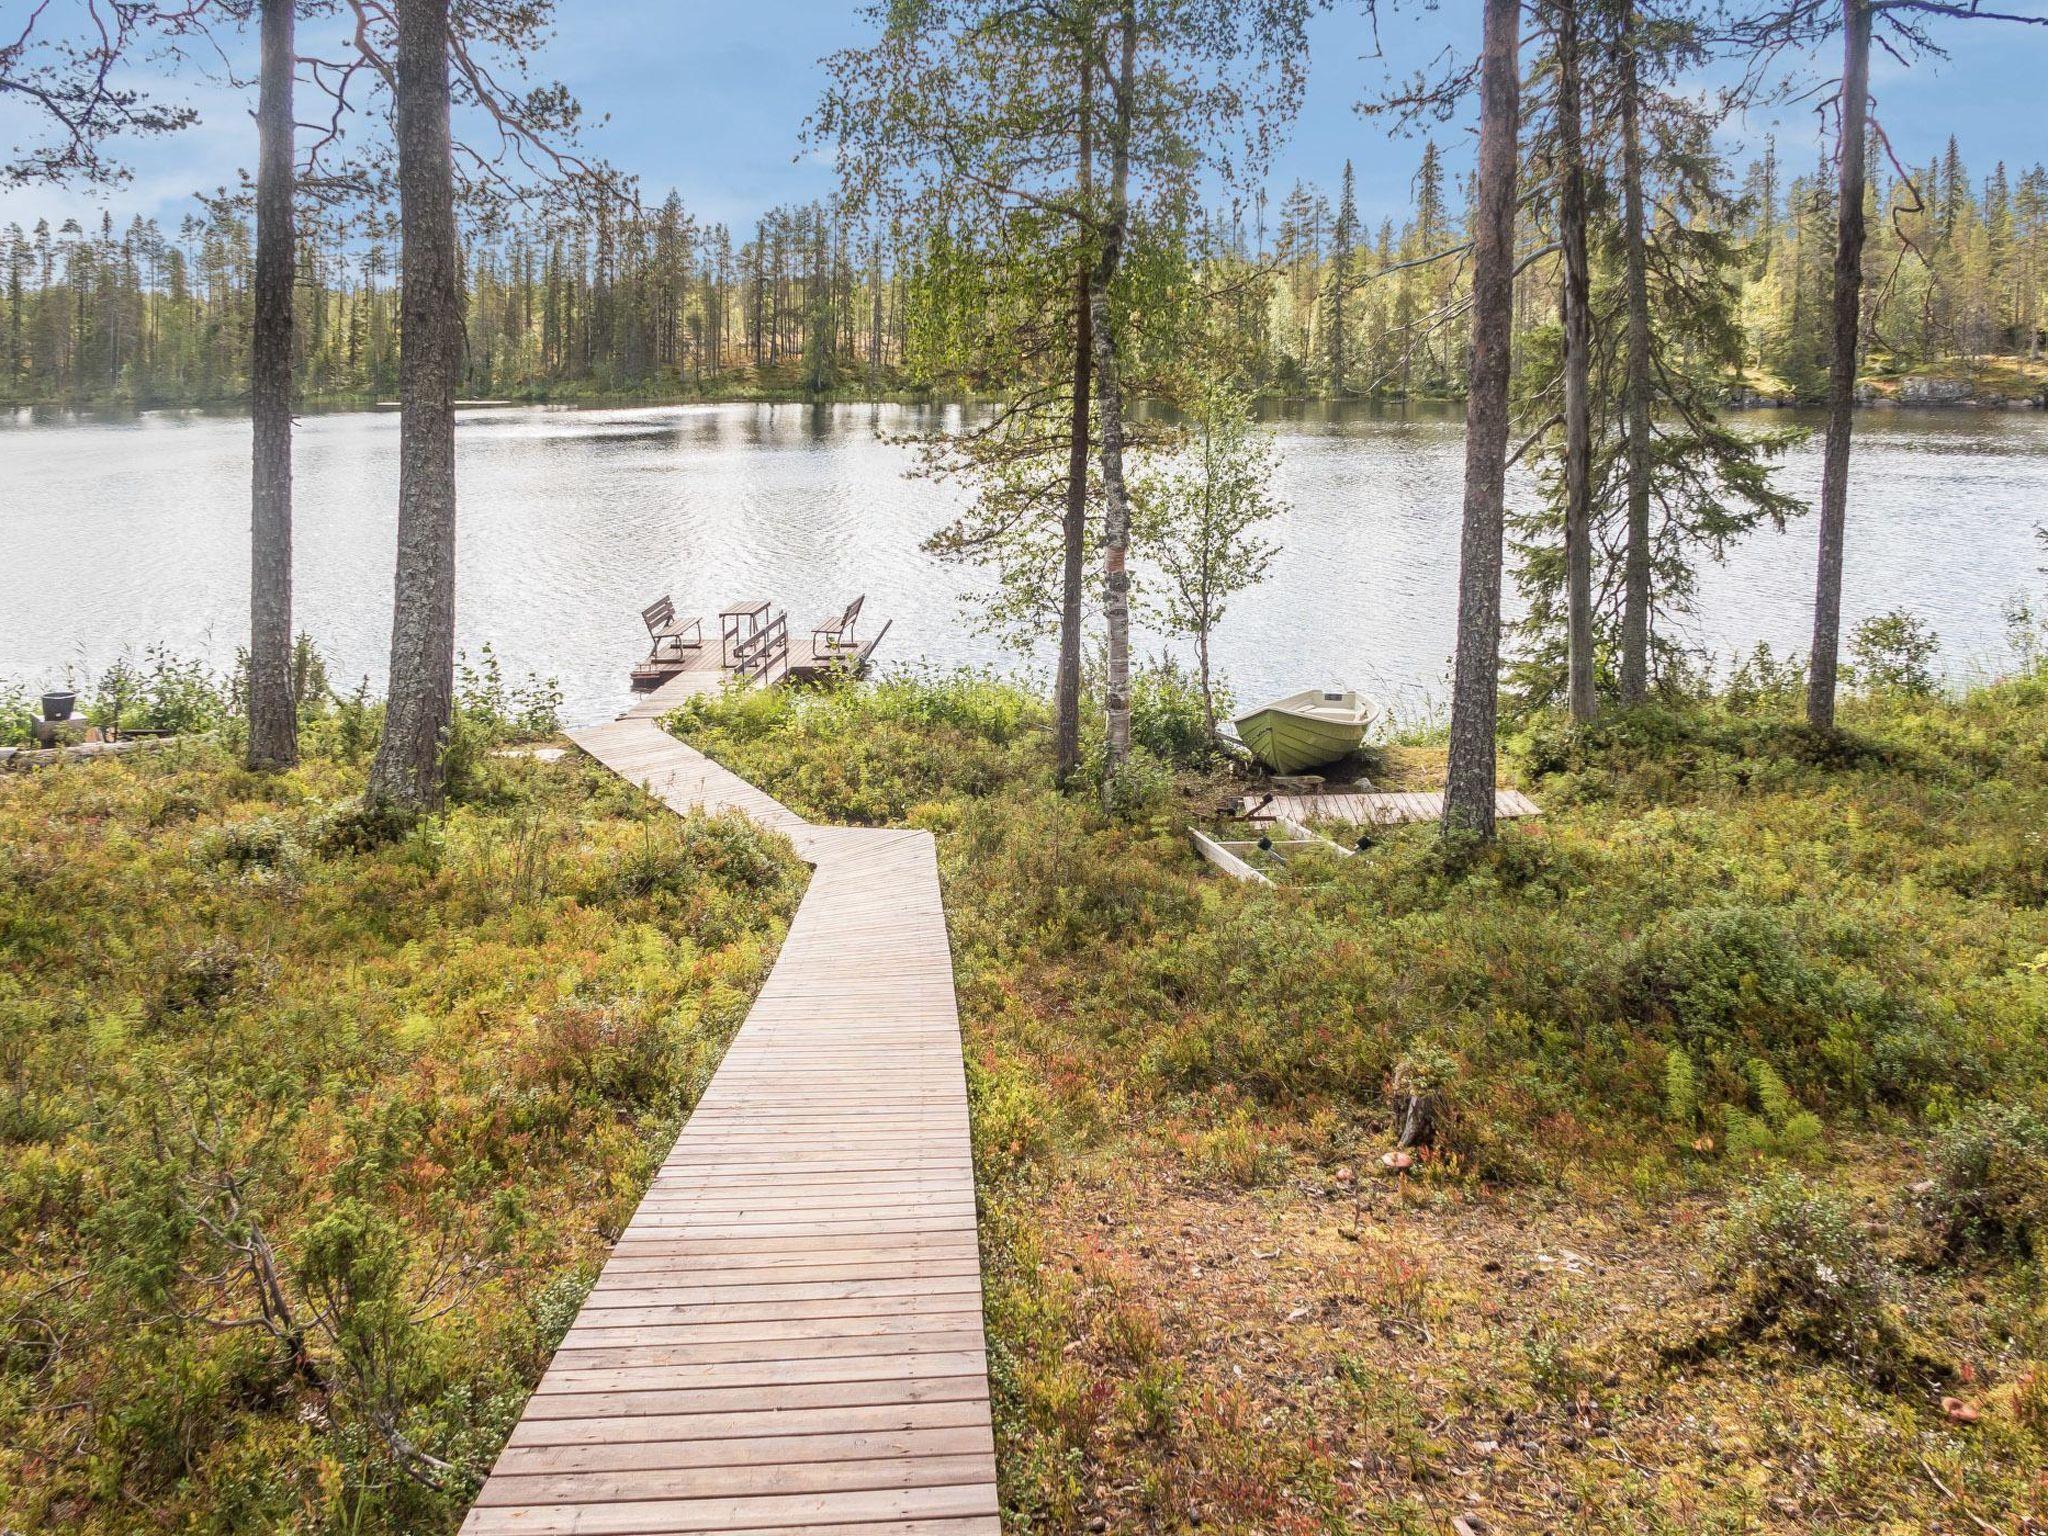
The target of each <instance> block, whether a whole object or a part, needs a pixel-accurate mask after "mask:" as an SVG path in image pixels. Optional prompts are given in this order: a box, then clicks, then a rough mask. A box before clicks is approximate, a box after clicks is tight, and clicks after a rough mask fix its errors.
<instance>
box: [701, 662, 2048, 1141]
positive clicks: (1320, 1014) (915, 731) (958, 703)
mask: <svg viewBox="0 0 2048 1536" xmlns="http://www.w3.org/2000/svg"><path fill="white" fill-rule="evenodd" d="M1181 698H1182V701H1183V702H1182V703H1181V705H1180V706H1179V709H1178V711H1177V713H1176V715H1175V718H1177V719H1179V720H1180V721H1181V722H1182V730H1181V733H1180V735H1179V737H1178V739H1179V740H1181V741H1182V742H1185V743H1188V744H1189V745H1192V744H1193V742H1194V740H1195V739H1196V731H1195V714H1194V710H1193V708H1192V706H1191V703H1190V702H1188V701H1187V697H1186V694H1185V693H1184V692H1183V694H1182V695H1181ZM1044 718H1045V716H1044V713H1043V710H1042V706H1039V705H1037V704H1035V703H1034V702H1033V701H1032V700H1031V699H1030V697H1029V696H1028V695H1027V694H1024V693H1022V692H1021V691H1020V690H1018V689H1016V688H1015V687H1013V686H1011V685H1007V684H996V683H992V682H990V681H989V680H987V679H985V678H977V677H974V676H972V675H968V676H965V677H957V676H956V677H941V678H927V679H923V680H916V679H896V680H892V681H889V682H885V683H882V684H878V685H872V686H865V687H853V688H846V689H836V690H831V691H827V692H821V693H815V694H784V695H763V694H734V695H731V696H728V697H725V698H719V699H710V700H704V701H700V702H698V703H696V704H693V705H692V706H691V707H690V708H689V709H688V710H687V711H686V712H685V713H684V714H683V715H682V716H680V717H679V718H678V720H677V721H676V728H677V729H678V730H679V731H681V732H682V733H683V734H684V735H686V736H687V737H688V738H689V739H690V740H691V741H692V742H693V743H695V744H696V745H698V746H699V747H701V748H703V749H704V750H706V751H708V752H710V753H711V754H712V755H713V756H715V757H717V758H719V759H720V760H721V761H724V762H726V763H728V764H729V765H731V766H733V767H734V768H735V769H736V770H738V771H740V772H741V773H743V774H745V775H746V776H747V777H748V778H749V779H750V780H752V781H753V782H755V783H758V784H760V785H762V786H763V787H764V788H767V789H769V790H770V791H771V792H772V793H774V794H776V795H777V796H778V797H779V798H781V799H782V800H783V801H784V803H785V804H788V805H790V806H791V807H792V808H793V809H796V810H798V811H799V812H801V813H803V814H806V815H813V816H817V817H820V818H826V819H854V820H871V821H904V822H911V823H915V824H919V825H924V826H928V827H931V828H933V829H934V830H935V831H937V832H938V833H939V834H940V856H941V860H942V866H943V872H944V877H945V885H946V894H947V910H948V916H949V920H950V922H951V925H952V930H953V936H954V942H955V951H956V960H957V963H958V966H959V968H960V974H961V977H962V987H963V997H964V998H965V999H966V1005H967V1008H968V1012H969V1014H970V1017H972V1016H973V1015H975V1014H976V1012H977V1011H978V1010H979V1011H982V1012H983V1016H984V1018H985V1019H987V1020H989V1021H990V1022H988V1023H987V1024H986V1025H985V1027H987V1028H989V1029H998V1027H999V1033H1000V1035H1001V1037H1002V1038H1004V1039H1006V1040H1014V1039H1024V1040H1028V1041H1030V1042H1031V1048H1030V1050H1029V1051H1027V1052H1025V1053H1023V1054H1022V1055H1020V1056H1019V1057H1018V1058H1017V1059H1016V1061H1015V1062H1014V1064H1011V1065H1008V1066H1006V1067H1005V1069H1004V1070H1003V1071H1002V1072H1000V1073H997V1074H995V1075H994V1076H987V1077H984V1078H982V1079H979V1080H978V1081H979V1082H980V1083H981V1085H982V1086H980V1087H978V1088H977V1093H994V1092H996V1091H997V1088H996V1086H995V1085H996V1083H997V1081H998V1079H1000V1080H1001V1081H1002V1082H1004V1083H1007V1082H1009V1081H1010V1080H1011V1079H1012V1078H1014V1077H1015V1076H1017V1075H1019V1074H1025V1075H1029V1076H1030V1077H1031V1078H1032V1080H1033V1083H1034V1088H1033V1092H1032V1094H1031V1096H1030V1104H1031V1106H1032V1107H1031V1112H1030V1118H1031V1121H1032V1125H1033V1127H1034V1129H1033V1130H1032V1131H1031V1133H1030V1134H1029V1135H1027V1136H1025V1137H1023V1138H1022V1140H1023V1141H1024V1142H1026V1143H1027V1144H1031V1145H1038V1144H1039V1143H1040V1142H1041V1141H1042V1139H1043V1137H1045V1136H1047V1135H1054V1136H1060V1135H1077V1136H1082V1137H1084V1138H1085V1137H1092V1136H1095V1135H1100V1134H1107V1132H1106V1131H1105V1130H1104V1129H1103V1127H1104V1126H1105V1123H1106V1122H1114V1120H1115V1119H1116V1118H1117V1116H1118V1115H1120V1114H1131V1113H1143V1114H1150V1115H1157V1116H1161V1117H1165V1118H1166V1119H1168V1120H1171V1119H1172V1118H1173V1117H1175V1116H1176V1115H1178V1114H1179V1113H1180V1109H1179V1108H1178V1107H1177V1106H1181V1105H1190V1104H1198V1103H1204V1102H1209V1101H1213V1100H1215V1099H1216V1098H1217V1097H1218V1096H1228V1097H1230V1098H1232V1099H1233V1100H1235V1101H1237V1102H1241V1103H1243V1104H1245V1105H1247V1106H1251V1107H1252V1112H1253V1114H1254V1115H1255V1117H1259V1118H1261V1119H1262V1123H1265V1124H1269V1125H1273V1126H1274V1127H1275V1128H1276V1129H1277V1126H1278V1125H1279V1124H1280V1123H1282V1122H1293V1123H1296V1124H1299V1123H1301V1122H1304V1121H1316V1120H1317V1119H1318V1117H1319V1116H1323V1115H1331V1116H1336V1117H1340V1118H1342V1117H1359V1118H1363V1119H1364V1120H1365V1121H1366V1122H1367V1123H1369V1124H1372V1125H1374V1126H1375V1127H1377V1128H1378V1131H1376V1134H1378V1133H1384V1134H1386V1135H1388V1136H1389V1137H1390V1138H1391V1137H1393V1136H1396V1135H1398V1134H1399V1128H1400V1121H1401V1118H1402V1116H1403V1115H1404V1113H1405V1108H1406V1106H1405V1104H1404V1103H1402V1102H1400V1101H1398V1100H1397V1101H1396V1102H1394V1103H1393V1104H1391V1105H1390V1102H1389V1088H1390V1085H1391V1083H1392V1082H1393V1080H1394V1078H1395V1076H1396V1071H1397V1067H1398V1066H1399V1065H1400V1063H1402V1061H1403V1060H1404V1058H1406V1059H1407V1060H1408V1061H1409V1063H1410V1066H1411V1067H1412V1066H1413V1065H1414V1063H1415V1062H1417V1061H1419V1060H1421V1056H1422V1052H1423V1051H1424V1049H1425V1048H1427V1050H1428V1051H1430V1052H1435V1053H1438V1054H1439V1055H1440V1057H1441V1058H1442V1060H1444V1061H1446V1062H1452V1063H1455V1069H1454V1070H1452V1069H1449V1068H1446V1069H1445V1070H1444V1071H1443V1072H1441V1073H1439V1074H1437V1080H1440V1081H1442V1082H1444V1083H1447V1084H1449V1085H1450V1086H1449V1087H1448V1088H1447V1089H1443V1090H1438V1091H1436V1092H1435V1095H1434V1097H1435V1100H1436V1103H1435V1104H1434V1105H1433V1106H1432V1109H1433V1111H1440V1113H1441V1118H1442V1119H1443V1121H1444V1126H1443V1127H1442V1131H1441V1134H1440V1135H1439V1136H1438V1138H1437V1139H1438V1140H1440V1141H1442V1142H1443V1143H1445V1145H1446V1147H1447V1150H1448V1152H1449V1153H1450V1154H1451V1155H1454V1156H1455V1157H1456V1158H1457V1159H1458V1161H1459V1164H1460V1166H1461V1167H1462V1168H1464V1169H1466V1170H1468V1171H1470V1172H1474V1173H1478V1174H1481V1175H1487V1176H1494V1177H1504V1178H1511V1179H1537V1180H1546V1179H1551V1178H1558V1177H1565V1176H1567V1175H1568V1171H1571V1170H1578V1169H1582V1168H1583V1167H1584V1166H1585V1165H1586V1164H1587V1163H1588V1162H1592V1163H1595V1164H1600V1163H1605V1162H1608V1161H1617V1162H1621V1163H1625V1164H1630V1165H1632V1164H1633V1163H1634V1162H1635V1161H1636V1160H1637V1159H1638V1158H1639V1157H1640V1156H1641V1153H1642V1148H1643V1147H1644V1146H1645V1145H1646V1144H1664V1143H1667V1142H1668V1140H1669V1139H1670V1138H1671V1137H1672V1136H1673V1135H1674V1133H1679V1134H1680V1139H1682V1140H1683V1141H1684V1142H1686V1143H1691V1142H1692V1141H1694V1140H1695V1139H1696V1138H1700V1137H1701V1136H1702V1134H1703V1133H1704V1134H1705V1135H1706V1136H1709V1137H1711V1141H1710V1143H1709V1147H1710V1150H1709V1151H1708V1154H1707V1158H1706V1164H1708V1165H1710V1164H1711V1163H1712V1162H1713V1160H1714V1158H1715V1156H1716V1155H1717V1154H1718V1153H1719V1152H1720V1151H1721V1150H1722V1149H1723V1147H1724V1146H1725V1143H1726V1141H1727V1130H1728V1127H1729V1125H1730V1121H1731V1113H1732V1114H1733V1115H1735V1116H1739V1117H1740V1121H1739V1124H1740V1129H1739V1130H1738V1131H1737V1133H1736V1136H1735V1143H1736V1146H1735V1150H1736V1151H1737V1152H1738V1153H1740V1154H1745V1155H1751V1156H1763V1157H1770V1158H1779V1157H1797V1158H1801V1159H1804V1160H1810V1161H1814V1162H1818V1161H1820V1160H1822V1159H1824V1158H1826V1157H1827V1156H1829V1155H1830V1152H1831V1149H1832V1147H1833V1145H1834V1144H1835V1142H1836V1141H1837V1139H1838V1138H1839V1137H1841V1136H1843V1135H1846V1134H1850V1133H1853V1132H1855V1131H1857V1130H1860V1129H1861V1128H1864V1127H1867V1126H1871V1125H1884V1124H1888V1123H1891V1122H1892V1121H1893V1120H1894V1118H1896V1117H1911V1116H1915V1115H1918V1114H1921V1113H1923V1112H1928V1111H1932V1110H1941V1109H1942V1107H1943V1106H1945V1105H1953V1104H1955V1103H1958V1102H1967V1101H1968V1100H1969V1099H1970V1098H1971V1097H1973V1096H1975V1095H1979V1094H1982V1093H1984V1092H1986V1091H1987V1090H1993V1089H1996V1088H1998V1087H1999V1086H2000V1085H2007V1086H2010V1087H2014V1088H2017V1087H2018V1086H2019V1085H2023V1084H2027V1083H2030V1082H2033V1081H2036V1080H2037V1079H2039V1078H2040V1077H2042V1076H2044V1075H2048V1037H2044V1034H2043V1031H2042V1029H2041V1027H2040V1018H2041V1017H2042V1010H2043V1008H2044V1007H2048V990H2044V989H2048V976H2043V975H2042V974H2040V973H2038V972H2037V971H2035V970H2033V969H2030V968H2029V965H2030V962H2031V961H2032V960H2033V957H2034V956H2036V955H2037V954H2039V953H2041V952H2042V951H2043V950H2044V949H2048V918H2044V917H2043V916H2042V912H2043V906H2042V904H2041V898H2040V897H2038V896H2035V895H2034V894H2033V893H2034V891H2035V890H2036V884H2035V883H2034V881H2035V873H2036V872H2037V871H2038V869H2039V867H2040V861H2039V857H2038V839H2037V838H2036V837H2035V834H2034V830H2033V829H2034V828H2035V826H2036V825H2038V824H2040V823H2041V822H2042V821H2043V820H2044V819H2048V770H2044V767H2043V764H2042V762H2041V759H2040V756H2039V750H2038V742H2039V739H2040V734H2041V732H2042V730H2043V729H2044V728H2048V685H2044V684H2040V683H2034V682H2026V683H2014V684H2008V685H2004V686H2003V687H2001V688H1999V689H1996V690H1990V691H1986V692H1983V693H1980V694H1977V695H1973V696H1972V697H1971V698H1969V699H1966V700H1964V701H1961V702H1960V703H1957V704H1953V705H1948V704H1936V705H1932V706H1922V705H1917V704H1916V705H1912V706H1910V707H1909V706H1908V705H1906V704H1905V703H1904V702H1903V701H1902V702H1899V703H1896V704H1894V703H1891V702H1888V701H1887V700H1884V699H1869V700H1859V701H1855V702H1854V703H1852V705H1851V706H1850V707H1849V709H1848V710H1847V712H1846V713H1845V724H1846V725H1847V726H1848V728H1849V730H1850V733H1851V734H1850V735H1849V736H1847V737H1846V738H1842V739H1839V740H1834V741H1831V742H1829V743H1825V744H1824V743H1821V742H1819V741H1816V740H1811V739H1809V738H1808V737H1807V736H1806V735H1805V734H1803V733H1801V732H1799V731H1797V730H1796V729H1795V728H1793V727H1789V726H1783V725H1780V724H1779V723H1777V722H1774V721H1772V720H1771V719H1769V718H1768V717H1763V718H1758V717H1756V716H1755V715H1753V714H1752V713H1750V712H1748V711H1735V710H1733V709H1731V708H1729V707H1727V706H1724V705H1722V704H1720V703H1718V702H1708V703H1702V704H1699V705H1683V706H1682V705H1679V704H1675V703H1673V704H1666V705H1662V706H1659V707H1656V708H1652V709H1645V710H1638V711H1625V712H1623V711H1617V712H1614V713H1613V714H1612V715H1611V716H1610V717H1604V718H1603V719H1602V720H1601V721H1600V722H1599V723H1598V724H1597V725H1596V726H1595V727H1594V728H1593V729H1592V730H1591V731H1586V732H1575V733H1560V734H1558V735H1555V736H1550V735H1547V734H1544V733H1540V732H1532V733H1531V734H1530V735H1528V736H1525V737H1524V738H1523V739H1522V740H1521V741H1520V742H1519V743H1518V747H1517V750H1518V753H1519V754H1520V757H1521V760H1522V761H1523V762H1524V763H1526V764H1531V765H1534V766H1536V767H1538V768H1540V769H1541V770H1542V771H1543V773H1544V774H1545V775H1546V776H1545V777H1544V778H1543V779H1542V781H1541V782H1540V783H1539V784H1538V785H1537V793H1538V797H1539V799H1541V800H1542V801H1543V803H1544V804H1545V806H1546V811H1547V814H1546V815H1545V816H1544V817H1543V819H1542V820H1541V821H1539V822H1536V823H1531V824H1527V825H1514V826H1510V827H1508V828H1506V829H1505V830H1504V834H1503V837H1502V839H1501V841H1500V843H1499V845H1498V846H1497V847H1494V848H1491V849H1482V850H1477V851H1475V852H1473V853H1472V854H1471V855H1470V856H1469V857H1467V858H1465V859H1463V860H1458V861H1450V860H1446V859H1445V857H1444V855H1443V851H1442V845H1441V842H1440V839H1438V838H1437V837H1436V835H1435V833H1434V829H1432V828H1427V827H1418V828H1413V829H1409V830H1406V831H1399V832H1395V833H1393V834H1391V835H1389V834H1381V835H1379V836H1378V837H1376V839H1375V843H1374V847H1373V848H1372V850H1371V851H1370V852H1369V853H1367V854H1365V855H1363V856H1361V857H1358V858H1353V859H1347V860H1331V861H1329V865H1328V867H1327V868H1323V869H1318V870H1317V871H1316V872H1315V873H1314V875H1313V876H1312V877H1311V876H1310V875H1309V874H1307V873H1304V874H1303V875H1302V876H1301V877H1300V878H1298V879H1295V880H1291V881H1289V882H1288V883H1287V884H1286V885H1285V886H1284V887H1283V888H1281V889H1279V890H1275V891H1265V890H1260V889H1253V888H1248V887H1238V886H1235V885H1230V884H1226V883H1224V882H1221V881H1219V880H1218V879H1216V878H1215V877H1213V876H1212V875H1210V874H1209V873H1207V866H1206V865H1204V864H1202V863H1201V862H1200V861H1199V860H1198V859H1196V858H1195V857H1194V855H1193V854H1192V853H1191V851H1190V850H1189V848H1188V845H1187V842H1186V837H1185V827H1186V826H1187V825H1188V824H1189V823H1191V822H1197V821H1204V820H1206V819H1208V816H1209V814H1210V807H1212V806H1213V804H1214V800H1215V798H1216V796H1217V793H1218V787H1217V786H1216V785H1214V784H1212V783H1207V782H1204V781H1203V780H1201V779H1200V778H1197V777H1193V776H1191V774H1192V772H1193V771H1198V769H1199V759H1184V761H1189V762H1190V763H1191V768H1190V769H1184V770H1182V773H1181V776H1180V778H1179V781H1178V782H1176V781H1175V779H1174V777H1173V776H1172V775H1171V774H1170V773H1169V772H1168V771H1167V766H1166V763H1165V761H1164V759H1162V758H1160V757H1158V756H1155V752H1156V750H1157V749H1158V748H1159V747H1160V746H1163V745H1165V744H1166V743H1165V742H1163V741H1160V740H1156V739H1154V740H1151V741H1150V743H1149V748H1150V749H1148V750H1147V751H1146V752H1144V753H1143V754H1142V755H1141V756H1140V757H1139V758H1138V759H1137V767H1136V768H1135V769H1134V770H1133V771H1134V772H1136V773H1141V774H1142V775H1143V783H1142V784H1141V785H1140V786H1139V788H1140V790H1141V791H1142V792H1140V793H1136V794H1133V795H1131V796H1129V797H1128V798H1127V800H1126V801H1125V802H1124V803H1123V804H1122V805H1120V807H1119V811H1120V814H1118V815H1116V816H1110V815H1107V814H1105V813H1104V812H1103V811H1102V809H1101V808H1100V807H1099V805H1097V804H1095V803H1092V801H1093V797H1082V796H1077V797H1075V798H1074V799H1072V800H1069V799H1064V798H1062V797H1060V796H1058V795H1057V794H1055V793H1053V792H1052V791H1051V789H1050V787H1049V785H1050V777H1051V776H1050V767H1049V762H1048V760H1047V759H1048V749H1047V743H1046V740H1045V737H1044V736H1043V735H1042V734H1041V731H1042V722H1043V720H1044ZM911 719H914V720H916V721H917V722H918V723H917V725H916V727H915V728H906V727H905V725H904V724H903V722H904V721H906V720H911ZM1407 755H1408V754H1406V753H1404V754H1403V757H1404V758H1405V757H1406V756H1407ZM1987 783H1995V784H1996V785H1997V788H1996V790H1995V791H1993V790H1988V789H1986V788H1984V786H1985V785H1986V784H1987ZM977 999H979V1000H980V1001H977ZM998 999H1000V1002H998V1001H996V1000H998ZM990 1010H992V1012H991V1011H990ZM994 1021H1000V1024H999V1026H998V1024H997V1023H996V1022H994ZM1425 1024H1426V1026H1427V1027H1426V1028H1425V1027H1424V1026H1425ZM1404 1080H1405V1079H1404ZM1004 1091H1006V1092H1007V1090H1004ZM1105 1098H1109V1099H1112V1100H1113V1101H1114V1102H1115V1104H1116V1105H1118V1106H1119V1108H1117V1109H1116V1110H1114V1111H1109V1110H1105V1108H1104V1107H1103V1105H1104V1100H1105ZM1221 1112H1222V1111H1220V1110H1219V1111H1218V1113H1221Z"/></svg>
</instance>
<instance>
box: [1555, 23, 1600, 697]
mask: <svg viewBox="0 0 2048 1536" xmlns="http://www.w3.org/2000/svg"><path fill="white" fill-rule="evenodd" d="M1557 119H1558V127H1559V140H1560V146H1561V148H1562V150H1563V155H1564V186H1563V188H1562V189H1561V196H1560V197H1559V200H1558V201H1559V220H1558V223H1559V226H1560V229H1559V233H1560V234H1561V235H1562V237H1563V243H1564V288H1563V291H1562V296H1561V306H1562V310H1563V315H1562V318H1563V322H1564V438H1565V448H1564V566H1565V627H1566V631H1567V642H1566V673H1567V683H1566V694H1567V696H1568V698H1569V701H1570V706H1571V716H1572V719H1573V720H1575V721H1578V722H1580V723H1581V724H1583V723H1585V722H1586V721H1589V720H1591V719H1592V718H1593V716H1594V715H1595V714H1596V713H1597V712H1598V709H1599V704H1598V702H1597V701H1596V700H1595V698H1594V696H1593V484H1592V481H1593V475H1592V468H1593V408H1592V399H1591V391H1590V389H1589V387H1588V381H1589V374H1590V370H1591V357H1592V346H1593V322H1592V276H1591V271H1590V267H1589V264H1588V261H1587V256H1586V152H1585V143H1584V125H1583V115H1582V112H1581V109H1580V89H1579V0H1559V4H1558V8H1557Z"/></svg>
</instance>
